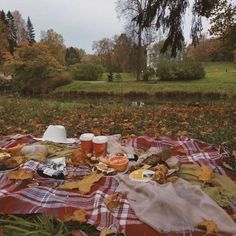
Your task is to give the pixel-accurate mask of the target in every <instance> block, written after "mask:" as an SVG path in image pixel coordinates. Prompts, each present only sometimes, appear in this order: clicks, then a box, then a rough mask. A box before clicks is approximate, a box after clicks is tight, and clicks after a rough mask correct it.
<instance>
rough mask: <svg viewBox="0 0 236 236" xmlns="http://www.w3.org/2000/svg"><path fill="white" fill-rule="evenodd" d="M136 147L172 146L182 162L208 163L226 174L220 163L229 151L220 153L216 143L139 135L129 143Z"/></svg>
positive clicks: (220, 172)
mask: <svg viewBox="0 0 236 236" xmlns="http://www.w3.org/2000/svg"><path fill="white" fill-rule="evenodd" d="M127 145H128V146H129V145H131V146H132V147H134V148H142V149H149V148H151V147H155V148H157V149H163V148H170V149H171V150H172V156H175V157H177V158H178V159H179V161H180V163H194V164H198V165H200V166H201V165H208V166H209V167H211V168H212V169H213V170H214V171H215V172H217V173H219V174H223V175H225V171H224V170H223V168H222V167H220V164H221V163H222V161H223V159H224V158H225V157H227V153H220V152H219V148H218V147H217V146H215V145H210V144H207V143H204V142H202V141H200V140H197V139H192V138H189V137H186V136H180V137H176V138H173V137H167V136H160V137H159V138H158V139H155V138H152V137H148V136H139V137H137V138H135V139H133V140H131V141H129V142H128V143H127Z"/></svg>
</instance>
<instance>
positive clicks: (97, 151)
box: [93, 136, 108, 158]
mask: <svg viewBox="0 0 236 236" xmlns="http://www.w3.org/2000/svg"><path fill="white" fill-rule="evenodd" d="M107 141H108V139H107V137H106V136H96V137H94V138H93V154H94V156H95V157H97V158H98V157H100V156H105V155H106V154H107Z"/></svg>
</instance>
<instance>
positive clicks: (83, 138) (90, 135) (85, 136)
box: [79, 133, 94, 141]
mask: <svg viewBox="0 0 236 236" xmlns="http://www.w3.org/2000/svg"><path fill="white" fill-rule="evenodd" d="M93 137H94V134H93V133H84V134H81V135H80V138H79V139H80V141H91V140H92V139H93Z"/></svg>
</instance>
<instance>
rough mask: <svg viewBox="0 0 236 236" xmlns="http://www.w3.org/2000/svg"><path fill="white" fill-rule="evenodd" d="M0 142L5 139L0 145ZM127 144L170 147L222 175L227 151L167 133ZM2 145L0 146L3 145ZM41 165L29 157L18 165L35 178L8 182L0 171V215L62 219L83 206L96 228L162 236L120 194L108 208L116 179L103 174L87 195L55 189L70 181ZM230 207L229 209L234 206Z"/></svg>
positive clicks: (83, 170) (80, 170)
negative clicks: (49, 174)
mask: <svg viewBox="0 0 236 236" xmlns="http://www.w3.org/2000/svg"><path fill="white" fill-rule="evenodd" d="M29 140H30V142H31V141H32V140H31V137H30V139H29ZM8 141H9V140H8ZM3 142H4V140H2V141H1V142H0V144H2V143H3ZM9 142H10V141H9ZM15 145H16V144H15ZM126 145H127V146H132V147H135V148H144V149H149V148H150V147H157V148H165V147H167V148H171V149H172V155H174V156H176V157H177V158H178V159H179V160H180V162H182V163H197V164H199V165H202V164H204V165H209V166H210V167H212V168H214V170H215V171H217V172H218V173H221V174H225V172H224V170H223V169H222V168H221V167H220V166H219V163H220V162H221V161H222V159H223V158H224V157H225V155H226V154H225V153H222V154H221V153H220V152H219V150H218V148H217V147H216V146H214V145H209V144H206V143H204V142H202V141H199V140H195V139H191V138H187V137H178V138H170V137H166V136H165V137H164V136H161V137H160V138H159V139H157V140H156V139H154V138H151V137H148V136H140V137H137V138H135V139H133V140H131V141H129V142H128V143H126ZM5 147H6V146H3V145H2V148H5ZM0 149H1V145H0ZM41 165H42V164H40V163H39V162H36V161H32V160H31V161H28V162H26V163H24V164H23V165H22V166H21V168H23V169H25V170H28V171H34V173H35V174H34V179H33V180H28V181H11V180H8V179H7V177H6V173H5V172H0V214H35V213H46V214H48V215H51V216H56V217H58V218H61V219H63V218H64V216H65V215H67V214H71V213H72V212H73V211H74V210H76V209H78V208H82V209H84V210H86V211H87V212H88V214H89V218H88V221H87V222H88V223H90V224H93V225H96V227H97V229H99V230H101V229H103V228H104V227H109V228H111V229H113V230H114V231H119V232H123V233H126V235H131V236H132V235H137V236H138V235H140V236H144V235H148V236H158V235H163V234H161V233H158V232H156V231H154V230H153V229H152V228H150V227H149V226H147V225H146V224H144V223H142V222H141V221H139V219H138V218H137V217H136V215H135V213H134V211H133V210H132V209H131V208H130V206H129V203H128V201H127V200H126V198H125V197H123V196H121V204H120V205H119V207H118V208H116V209H114V210H113V211H112V212H110V211H109V210H108V209H107V207H106V205H105V203H104V200H105V198H106V197H107V196H108V195H110V194H112V193H114V192H115V191H116V188H117V186H118V182H117V181H116V180H115V178H113V177H108V176H104V177H102V179H100V181H99V182H97V183H95V184H94V186H93V187H92V189H91V191H90V193H89V194H87V195H82V194H80V193H79V191H77V190H68V191H66V190H60V189H58V188H57V187H58V185H59V184H62V183H64V182H65V181H69V180H55V179H50V178H43V177H40V176H39V175H38V174H37V172H36V170H37V169H38V168H39V167H40V166H41ZM67 171H68V172H69V173H71V174H72V173H73V174H76V175H78V180H79V179H80V178H82V177H83V176H85V175H88V174H89V173H91V169H90V167H88V166H85V165H81V166H79V167H67ZM73 181H74V180H73ZM233 206H234V205H232V208H235V206H234V207H233ZM157 210H158V209H157ZM165 235H202V233H199V232H194V233H193V232H183V233H181V234H176V233H168V234H165Z"/></svg>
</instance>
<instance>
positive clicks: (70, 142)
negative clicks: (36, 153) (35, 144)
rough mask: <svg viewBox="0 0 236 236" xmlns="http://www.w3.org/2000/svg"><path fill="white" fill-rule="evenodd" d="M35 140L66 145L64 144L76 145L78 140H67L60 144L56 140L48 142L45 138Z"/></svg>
mask: <svg viewBox="0 0 236 236" xmlns="http://www.w3.org/2000/svg"><path fill="white" fill-rule="evenodd" d="M34 139H35V140H38V141H49V142H54V143H64V144H73V143H76V139H74V138H67V139H66V140H64V141H62V142H58V141H55V140H48V139H45V138H34Z"/></svg>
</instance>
